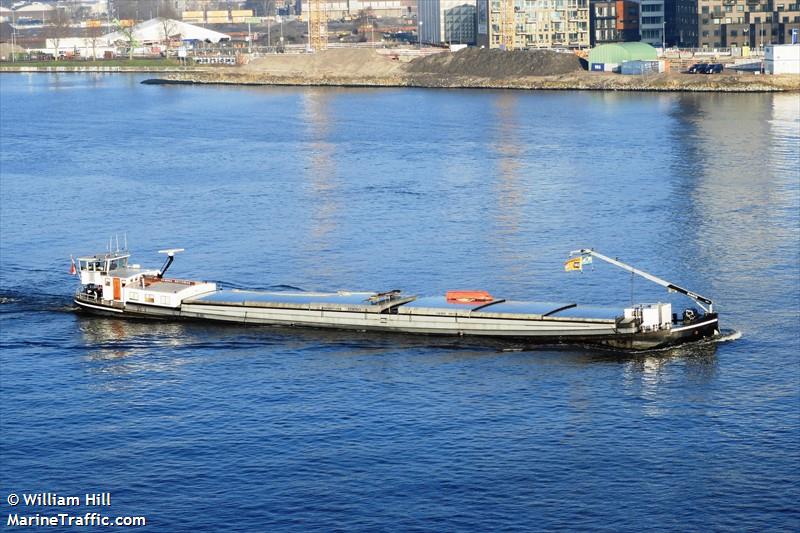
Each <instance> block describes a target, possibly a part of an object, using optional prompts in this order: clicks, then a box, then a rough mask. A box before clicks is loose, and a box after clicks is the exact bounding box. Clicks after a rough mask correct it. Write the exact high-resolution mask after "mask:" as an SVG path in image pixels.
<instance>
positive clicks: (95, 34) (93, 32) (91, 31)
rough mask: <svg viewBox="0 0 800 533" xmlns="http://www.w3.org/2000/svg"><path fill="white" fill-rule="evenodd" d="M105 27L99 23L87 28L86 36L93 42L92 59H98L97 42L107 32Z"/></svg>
mask: <svg viewBox="0 0 800 533" xmlns="http://www.w3.org/2000/svg"><path fill="white" fill-rule="evenodd" d="M105 31H106V30H105V28H103V27H102V26H100V25H99V24H96V25H95V24H93V25H91V26H89V27H88V28H86V38H87V39H88V40H89V42H90V43H91V44H92V59H93V60H94V59H97V43H98V42H99V41H100V37H101V36H102V35H103V34H104V33H105Z"/></svg>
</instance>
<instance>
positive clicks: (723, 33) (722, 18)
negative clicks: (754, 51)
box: [697, 0, 800, 49]
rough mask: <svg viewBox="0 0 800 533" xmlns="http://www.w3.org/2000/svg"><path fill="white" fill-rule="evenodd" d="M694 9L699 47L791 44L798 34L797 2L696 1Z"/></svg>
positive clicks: (799, 12) (799, 10)
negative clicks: (793, 37)
mask: <svg viewBox="0 0 800 533" xmlns="http://www.w3.org/2000/svg"><path fill="white" fill-rule="evenodd" d="M697 9H698V21H699V24H698V30H699V39H698V40H699V47H700V48H707V49H714V48H730V47H740V46H750V47H753V48H761V47H763V46H764V45H767V44H785V43H791V42H792V30H793V29H798V31H800V0H794V2H788V1H785V0H698V1H697Z"/></svg>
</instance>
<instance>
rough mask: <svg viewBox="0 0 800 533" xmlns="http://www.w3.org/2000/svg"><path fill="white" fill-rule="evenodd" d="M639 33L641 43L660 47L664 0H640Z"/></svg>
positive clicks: (661, 42) (662, 38) (662, 31)
mask: <svg viewBox="0 0 800 533" xmlns="http://www.w3.org/2000/svg"><path fill="white" fill-rule="evenodd" d="M639 34H640V35H641V41H642V42H643V43H647V44H650V45H652V46H655V47H656V48H661V47H662V46H663V44H664V0H641V2H640V5H639Z"/></svg>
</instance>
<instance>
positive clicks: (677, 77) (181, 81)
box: [142, 71, 800, 93]
mask: <svg viewBox="0 0 800 533" xmlns="http://www.w3.org/2000/svg"><path fill="white" fill-rule="evenodd" d="M142 83H143V84H146V85H239V86H281V87H292V86H297V87H354V88H356V87H357V88H365V87H367V88H368V87H374V88H427V89H507V90H508V89H511V90H548V91H575V90H579V91H612V92H615V91H631V92H716V93H772V92H798V91H800V77H797V76H795V77H791V76H790V77H777V78H775V77H771V76H770V77H767V76H754V75H750V76H747V75H725V76H719V77H714V78H710V77H708V76H703V75H692V74H656V75H652V76H646V77H640V76H623V75H620V74H597V73H588V72H583V73H576V74H568V75H562V76H526V77H514V78H499V79H498V78H488V77H467V76H451V77H447V78H443V77H441V76H437V75H433V74H430V75H429V74H415V75H409V74H404V75H399V76H380V77H373V76H364V77H362V76H306V75H301V74H297V75H268V74H261V73H260V74H254V73H247V72H208V71H204V72H198V71H195V72H192V73H189V72H181V73H173V74H171V75H169V76H166V77H164V78H151V79H147V80H144V81H143V82H142Z"/></svg>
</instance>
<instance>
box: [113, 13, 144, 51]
mask: <svg viewBox="0 0 800 533" xmlns="http://www.w3.org/2000/svg"><path fill="white" fill-rule="evenodd" d="M114 24H115V25H116V26H117V31H118V32H120V33H121V34H122V36H123V37H124V39H123V40H124V41H125V44H126V45H127V46H128V59H133V49H134V48H136V47H137V46H138V45H139V43H138V41H136V35H135V30H134V27H135V26H127V25H122V23H120V21H118V20H115V21H114Z"/></svg>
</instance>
